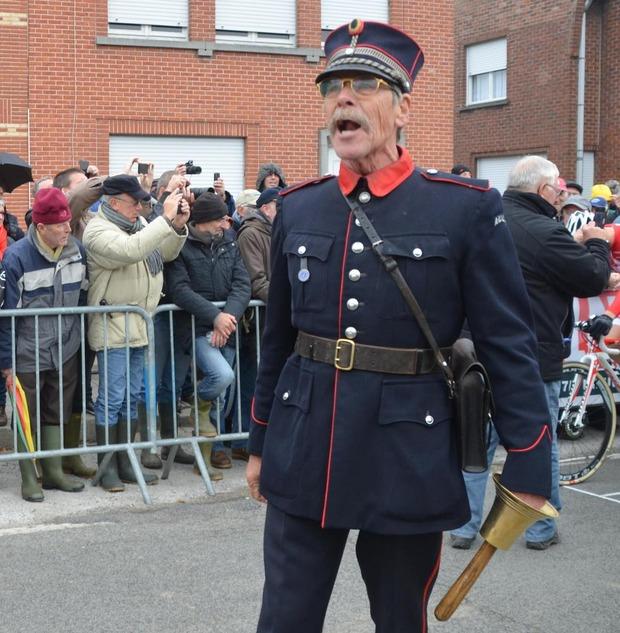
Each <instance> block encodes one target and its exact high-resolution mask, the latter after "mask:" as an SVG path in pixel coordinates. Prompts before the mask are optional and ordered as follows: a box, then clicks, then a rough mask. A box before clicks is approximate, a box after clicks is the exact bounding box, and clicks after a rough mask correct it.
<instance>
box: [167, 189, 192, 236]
mask: <svg viewBox="0 0 620 633" xmlns="http://www.w3.org/2000/svg"><path fill="white" fill-rule="evenodd" d="M168 197H170V196H168ZM188 220H189V204H187V200H185V198H181V202H180V203H179V205H178V206H177V214H176V217H175V218H174V220H172V226H173V227H174V228H175V229H177V230H181V229H182V228H183V227H184V226H185V225H186V224H187V221H188Z"/></svg>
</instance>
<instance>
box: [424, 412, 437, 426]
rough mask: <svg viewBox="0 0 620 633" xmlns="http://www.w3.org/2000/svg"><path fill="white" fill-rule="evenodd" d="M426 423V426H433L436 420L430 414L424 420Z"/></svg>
mask: <svg viewBox="0 0 620 633" xmlns="http://www.w3.org/2000/svg"><path fill="white" fill-rule="evenodd" d="M424 421H425V422H426V424H428V425H431V424H432V423H433V422H434V421H435V418H434V417H433V416H432V415H431V414H430V413H429V414H427V416H426V417H425V418H424Z"/></svg>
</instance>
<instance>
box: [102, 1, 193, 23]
mask: <svg viewBox="0 0 620 633" xmlns="http://www.w3.org/2000/svg"><path fill="white" fill-rule="evenodd" d="M187 2H188V0H108V22H109V23H110V24H114V23H117V24H140V25H142V24H148V25H151V26H178V27H183V28H187V23H188V18H187Z"/></svg>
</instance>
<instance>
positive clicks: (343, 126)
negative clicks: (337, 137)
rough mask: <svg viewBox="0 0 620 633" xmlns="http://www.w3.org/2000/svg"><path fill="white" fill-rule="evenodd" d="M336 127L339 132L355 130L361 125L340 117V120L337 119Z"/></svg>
mask: <svg viewBox="0 0 620 633" xmlns="http://www.w3.org/2000/svg"><path fill="white" fill-rule="evenodd" d="M336 127H337V128H338V131H339V132H355V130H359V128H360V127H361V126H360V124H359V123H356V122H355V121H351V119H342V121H338V124H337V126H336Z"/></svg>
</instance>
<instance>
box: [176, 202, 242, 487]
mask: <svg viewBox="0 0 620 633" xmlns="http://www.w3.org/2000/svg"><path fill="white" fill-rule="evenodd" d="M229 226H230V225H229V221H228V209H227V207H226V204H225V202H224V201H223V200H222V198H221V197H220V196H218V195H217V194H215V193H203V194H202V195H201V196H200V197H199V198H198V199H197V200H196V202H195V203H194V206H193V207H192V213H191V216H190V221H189V224H188V228H189V237H188V239H187V242H186V243H185V246H184V247H183V250H182V251H181V253H180V255H179V257H177V259H176V260H174V261H173V262H171V263H170V264H169V266H168V267H167V269H166V288H167V289H168V292H170V293H172V297H171V299H172V301H173V302H174V303H176V304H177V305H178V306H179V307H180V308H183V309H184V310H185V311H186V313H189V314H192V315H194V317H195V318H196V364H197V366H198V369H200V371H201V372H202V373H203V374H204V378H203V379H202V380H201V381H200V382H199V384H198V385H197V386H196V389H197V392H198V401H199V407H198V408H199V420H198V422H199V423H198V431H199V433H200V435H202V436H204V437H213V427H212V426H211V425H210V423H209V417H210V410H211V403H212V401H213V400H215V399H216V398H217V397H218V396H219V395H220V394H222V393H223V392H224V391H225V390H226V389H227V388H228V387H229V386H230V385H231V384H232V383H233V381H234V378H235V374H234V371H233V369H232V366H233V365H234V359H235V331H236V330H237V324H238V322H239V321H240V320H241V317H242V316H243V313H244V311H245V309H246V308H247V306H248V303H249V302H250V296H251V290H250V278H249V276H248V273H247V271H246V269H245V266H244V264H243V260H242V258H241V254H240V252H239V248H238V247H237V243H236V241H235V239H234V236H233V234H232V231H229V230H228V228H229ZM215 301H225V302H226V304H225V305H224V306H223V307H222V308H218V307H216V306H215V305H214V304H213V302H215ZM189 314H186V315H185V318H186V319H187V323H186V324H185V325H183V323H182V319H183V315H181V317H180V319H179V328H180V331H185V332H191V323H190V321H189ZM178 387H180V385H178ZM211 417H214V416H213V415H211ZM223 419H224V416H222V420H223ZM200 447H201V451H202V453H203V457H205V460H206V462H207V464H209V463H211V464H212V465H214V466H216V467H220V468H230V465H231V464H230V459H229V458H228V456H227V455H226V454H225V453H224V452H221V453H219V455H218V454H217V453H214V455H213V459H211V455H210V450H211V447H212V445H211V444H207V443H204V444H201V445H200ZM213 475H214V474H212V477H213ZM219 478H220V479H221V476H220V477H219Z"/></svg>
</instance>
